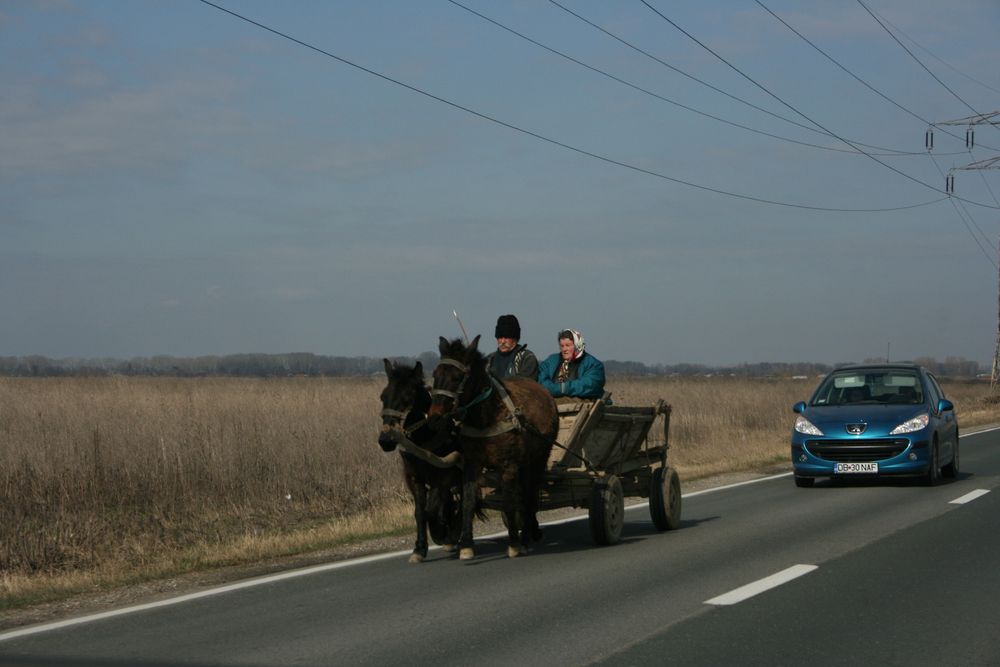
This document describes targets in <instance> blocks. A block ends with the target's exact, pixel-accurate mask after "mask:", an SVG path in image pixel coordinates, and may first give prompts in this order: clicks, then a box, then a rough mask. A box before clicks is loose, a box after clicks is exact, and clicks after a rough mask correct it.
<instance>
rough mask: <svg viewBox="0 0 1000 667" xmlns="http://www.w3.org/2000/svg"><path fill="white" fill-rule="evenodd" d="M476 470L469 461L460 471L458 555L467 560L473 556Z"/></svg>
mask: <svg viewBox="0 0 1000 667" xmlns="http://www.w3.org/2000/svg"><path fill="white" fill-rule="evenodd" d="M477 473H478V471H477V470H476V468H475V467H474V466H472V465H470V464H469V463H466V464H465V468H464V469H463V471H462V536H461V537H460V538H459V540H458V546H459V551H458V557H459V558H460V559H461V560H469V559H471V558H473V557H475V555H476V552H475V550H474V549H473V548H472V519H473V517H474V515H475V513H476V496H477V493H478V491H479V480H478V479H476V477H477Z"/></svg>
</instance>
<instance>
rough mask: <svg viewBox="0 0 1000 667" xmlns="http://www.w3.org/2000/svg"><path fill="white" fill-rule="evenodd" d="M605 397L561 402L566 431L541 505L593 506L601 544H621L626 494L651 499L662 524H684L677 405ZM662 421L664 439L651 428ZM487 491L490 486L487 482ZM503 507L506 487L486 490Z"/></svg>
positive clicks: (593, 529)
mask: <svg viewBox="0 0 1000 667" xmlns="http://www.w3.org/2000/svg"><path fill="white" fill-rule="evenodd" d="M606 398H607V396H606V397H605V399H604V400H585V399H572V400H569V401H566V400H565V399H564V400H563V401H562V402H560V403H559V404H558V406H557V407H558V409H559V436H558V437H557V439H556V442H557V444H556V445H554V446H553V448H552V454H551V455H550V457H549V463H548V470H547V473H546V476H545V484H544V486H543V488H542V491H541V497H540V503H539V509H540V510H551V509H557V508H561V507H581V508H582V507H586V508H587V509H588V511H589V518H590V533H591V535H592V536H593V538H594V541H595V542H596V543H597V544H615V543H616V542H618V541H619V540H620V539H621V534H622V529H623V527H624V523H625V497H626V496H638V497H641V498H649V513H650V516H651V517H652V519H653V524H654V525H655V526H656V527H657V528H658V529H659V530H671V529H674V528H677V527H678V526H679V525H680V520H681V484H680V478H679V477H678V475H677V472H676V471H675V470H674V469H673V468H671V467H670V466H669V465H668V464H667V450H668V449H669V447H670V445H669V438H668V436H669V430H670V406H669V405H668V404H666V403H664V402H663V401H662V400H661V401H658V402H657V403H656V405H655V406H652V407H626V406H617V405H609V404H608V402H607V400H606ZM658 421H659V422H661V423H662V428H663V431H662V434H663V439H662V441H660V440H659V438H655V437H650V430H651V429H652V428H653V426H654V424H656V423H657V422H658ZM487 491H489V490H488V489H487ZM484 504H485V505H486V507H490V508H494V509H500V508H501V507H502V499H501V498H500V497H499V494H496V493H492V492H488V493H486V495H485V496H484Z"/></svg>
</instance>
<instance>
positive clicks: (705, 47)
mask: <svg viewBox="0 0 1000 667" xmlns="http://www.w3.org/2000/svg"><path fill="white" fill-rule="evenodd" d="M639 1H640V2H641V3H642V4H644V5H646V7H648V8H649V9H650V10H652V11H653V13H655V14H656V15H657V16H659V17H660V18H662V19H663V20H664V21H666V22H667V23H669V24H670V25H672V26H673V27H674V28H676V29H677V30H678V31H680V32H681V33H682V34H683V35H685V36H686V37H687V38H688V39H690V40H691V41H693V42H694V43H695V44H697V45H698V46H700V47H701V48H703V49H704V50H706V51H708V52H709V53H711V54H712V55H713V56H715V57H716V58H717V59H718V60H720V61H721V62H722V63H724V64H725V65H726V66H727V67H729V68H730V69H732V70H733V71H734V72H736V73H737V74H739V75H740V76H742V77H743V78H744V79H746V80H747V81H749V82H750V83H752V84H753V85H754V86H756V87H757V88H759V89H760V90H762V91H763V92H764V93H766V94H767V95H769V96H770V97H772V98H774V99H775V100H777V101H778V102H780V103H781V104H782V105H784V106H785V107H787V108H788V109H790V110H792V111H794V112H795V113H796V114H798V115H799V116H801V117H802V118H804V119H806V120H807V121H809V122H810V123H812V124H813V125H815V126H816V127H818V128H820V129H821V130H823V131H824V132H827V133H829V134H830V136H832V137H835V138H836V139H838V140H840V141H842V142H843V143H845V144H847V145H848V146H852V147H854V148H856V149H857V151H858V152H859V153H862V154H863V155H866V156H867V157H869V158H870V159H872V160H874V161H875V162H877V163H879V164H880V165H882V166H883V167H885V168H886V169H888V170H890V171H892V172H895V173H897V174H899V175H900V176H902V177H903V178H906V179H908V180H910V181H913V182H914V183H918V184H920V185H922V186H924V187H925V188H928V189H930V190H934V191H935V192H941V191H940V190H938V189H937V188H936V187H934V186H933V185H931V184H929V183H924V182H923V181H921V180H920V179H919V178H916V177H914V176H910V175H909V174H907V173H906V172H904V171H900V170H899V169H896V168H895V167H893V166H892V165H890V164H888V163H886V162H883V161H882V160H879V159H878V158H877V157H875V156H874V155H872V154H871V153H867V152H865V151H863V150H861V149H860V148H857V146H856V145H855V144H853V143H851V142H850V141H848V140H847V139H844V138H843V137H841V136H839V135H837V134H835V133H834V132H832V131H831V130H829V129H827V128H826V127H824V126H823V125H822V124H820V123H819V122H817V121H815V120H813V119H812V118H810V117H809V116H807V115H806V114H805V113H803V112H802V111H799V110H798V109H797V108H795V107H794V106H792V105H791V104H789V103H788V102H786V101H785V100H783V99H782V98H780V97H779V96H778V95H776V94H774V93H773V92H771V91H770V90H769V89H768V88H767V87H766V86H764V85H762V84H761V83H758V82H757V81H756V80H754V78H753V77H751V76H750V75H748V74H746V73H745V72H743V71H742V70H741V69H740V68H738V67H736V66H735V65H733V64H732V63H731V62H729V61H728V60H726V59H725V58H723V57H722V56H721V55H719V54H718V53H716V52H715V51H714V50H712V48H711V47H709V46H708V45H706V44H704V43H703V42H702V41H701V40H699V39H698V38H697V37H695V36H694V35H692V34H691V33H689V32H688V31H687V30H685V29H684V28H682V27H681V26H679V25H677V24H676V23H675V22H674V21H672V20H670V18H668V17H667V16H666V15H665V14H663V13H662V12H660V11H659V10H658V9H656V8H655V7H653V6H652V5H651V4H649V3H648V2H646V0H639ZM859 2H860V0H859ZM963 201H966V202H968V203H970V204H974V205H976V206H982V207H984V208H998V207H997V206H992V205H989V204H982V203H980V202H974V201H971V200H968V199H963Z"/></svg>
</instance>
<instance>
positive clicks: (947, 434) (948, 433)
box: [927, 373, 958, 461]
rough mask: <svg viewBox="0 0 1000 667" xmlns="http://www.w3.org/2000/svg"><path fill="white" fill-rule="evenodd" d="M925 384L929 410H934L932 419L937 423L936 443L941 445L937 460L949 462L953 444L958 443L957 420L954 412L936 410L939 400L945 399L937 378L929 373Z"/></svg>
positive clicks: (953, 448)
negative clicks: (928, 397)
mask: <svg viewBox="0 0 1000 667" xmlns="http://www.w3.org/2000/svg"><path fill="white" fill-rule="evenodd" d="M927 384H928V388H929V389H930V390H931V409H933V410H934V418H935V420H936V421H937V423H938V429H937V430H938V442H939V443H940V445H941V449H940V452H939V457H940V459H939V460H941V461H951V459H952V456H954V451H955V443H956V442H957V441H958V420H957V419H956V418H955V411H954V410H944V411H940V410H938V402H939V400H940V399H942V398H947V397H946V396H945V395H944V390H942V389H941V385H940V384H938V381H937V378H936V377H934V375H933V374H931V373H927Z"/></svg>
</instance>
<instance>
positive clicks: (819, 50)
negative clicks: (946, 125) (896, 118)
mask: <svg viewBox="0 0 1000 667" xmlns="http://www.w3.org/2000/svg"><path fill="white" fill-rule="evenodd" d="M754 1H755V2H756V3H757V4H758V5H760V6H761V8H762V9H763V10H764V11H766V12H767V13H768V14H770V15H771V16H773V17H774V18H775V19H777V20H778V21H779V22H780V23H781V24H782V25H783V26H785V27H786V28H788V29H789V30H791V31H792V32H794V33H795V34H796V35H798V36H799V38H801V39H802V41H804V42H805V43H806V44H808V45H809V46H811V47H812V48H814V49H815V50H816V51H818V52H819V53H820V54H821V55H823V57H825V58H826V59H827V60H829V61H830V62H832V63H833V64H834V65H836V66H837V67H839V68H840V69H841V70H843V71H844V72H846V73H847V74H848V75H850V76H851V77H852V78H853V79H854V80H855V81H857V82H858V83H860V84H861V85H863V86H864V87H865V88H867V89H868V90H870V91H872V92H873V93H875V94H876V95H878V96H879V97H881V98H882V99H884V100H885V101H886V102H889V103H890V104H892V105H893V106H895V107H896V108H897V109H899V110H900V111H903V112H904V113H907V114H909V115H910V116H912V117H914V118H916V119H917V120H919V121H921V122H922V123H923V124H924V125H933V123H932V122H931V121H929V120H927V119H926V118H924V117H922V116H921V115H919V114H918V113H916V112H914V111H911V110H910V109H908V108H906V107H905V106H903V105H902V104H900V103H899V102H897V101H896V100H894V99H892V98H891V97H889V96H888V95H886V94H885V93H883V92H882V91H881V90H879V89H877V88H875V86H873V85H871V84H870V83H868V82H867V81H865V80H864V79H862V78H861V77H859V76H858V75H857V74H855V73H854V72H852V71H851V70H849V69H848V68H846V67H844V66H843V65H842V64H840V62H838V61H837V59H836V58H834V57H833V56H831V55H830V54H828V53H827V52H826V51H824V50H823V49H821V48H819V47H818V46H817V45H816V44H814V43H813V42H812V40H810V39H809V38H808V37H806V36H805V35H803V34H802V33H801V32H799V31H798V30H796V29H795V28H794V27H792V26H791V25H790V24H789V23H788V22H787V21H785V19H783V18H781V17H780V16H778V15H777V14H775V13H774V12H773V11H771V10H770V9H769V8H768V7H767V6H766V5H765V4H764V3H763V2H761V1H760V0H754ZM943 131H944V132H945V134H948V135H950V136H952V137H954V138H955V139H961V137H959V136H958V135H957V134H952V133H951V132H948V131H947V130H943ZM987 148H990V147H989V146H987ZM990 150H1000V149H994V148H990ZM953 154H954V153H953ZM873 155H874V153H873Z"/></svg>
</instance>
